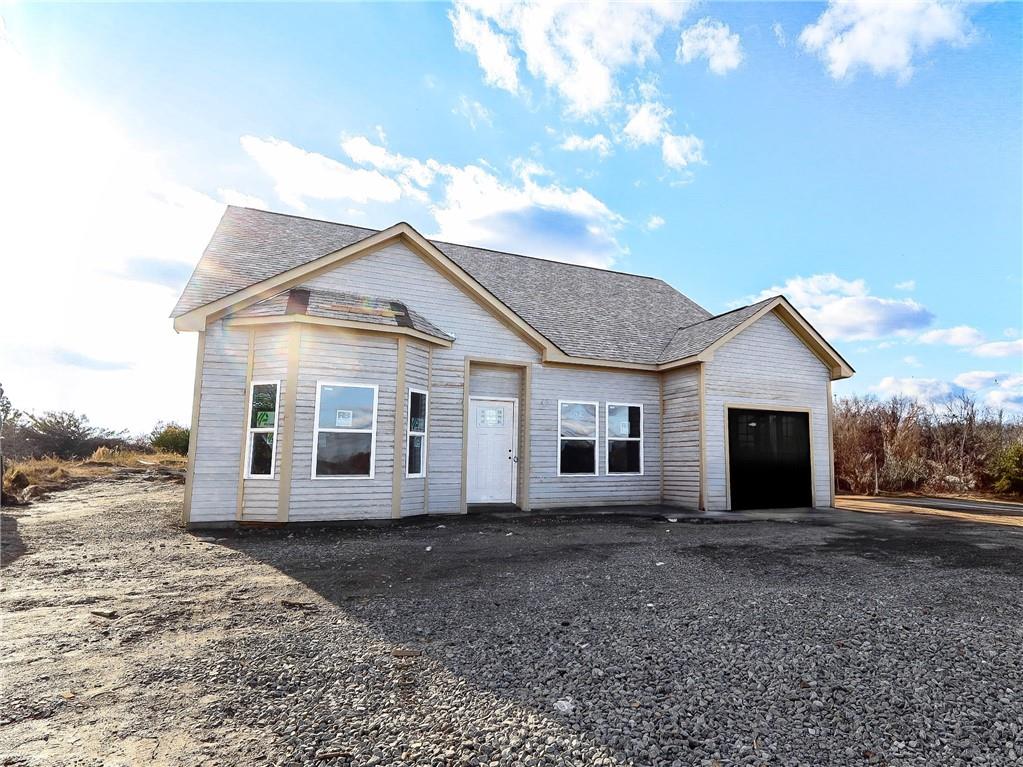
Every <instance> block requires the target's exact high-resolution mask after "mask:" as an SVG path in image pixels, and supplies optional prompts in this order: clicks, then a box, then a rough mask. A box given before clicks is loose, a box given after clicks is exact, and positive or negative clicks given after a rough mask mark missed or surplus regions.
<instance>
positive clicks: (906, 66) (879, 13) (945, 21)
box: [799, 0, 974, 83]
mask: <svg viewBox="0 0 1023 767" xmlns="http://www.w3.org/2000/svg"><path fill="white" fill-rule="evenodd" d="M968 10H969V4H968V3H962V2H957V1H956V0H899V2H883V1H881V0H830V2H829V4H828V8H827V10H825V11H824V13H822V14H821V15H820V17H819V18H818V19H817V20H816V21H815V22H814V23H813V24H810V25H808V26H807V27H805V28H804V29H803V31H802V33H801V34H800V35H799V41H800V43H802V45H803V47H804V48H805V49H806V50H808V51H810V52H812V53H816V54H817V55H818V56H819V57H820V58H821V60H823V61H824V62H825V64H826V65H827V68H828V72H829V73H830V74H831V76H832V77H834V78H835V79H836V80H841V79H845V78H848V77H852V76H853V75H854V74H855V73H856V71H857V70H859V69H861V68H864V67H865V68H868V69H870V71H872V72H873V73H874V74H875V75H877V76H879V77H881V76H885V75H895V76H896V77H897V78H898V80H899V82H902V83H905V82H907V81H908V80H909V79H910V78H911V77H912V76H913V71H914V65H913V62H914V59H915V58H917V57H919V56H921V55H924V54H926V53H927V52H928V51H929V50H931V49H932V48H933V47H934V46H936V45H938V44H939V43H948V44H951V45H954V46H960V47H961V46H965V45H968V44H969V43H970V42H971V41H972V39H973V37H974V28H973V25H972V24H971V23H970V20H969V18H968V16H967V12H968Z"/></svg>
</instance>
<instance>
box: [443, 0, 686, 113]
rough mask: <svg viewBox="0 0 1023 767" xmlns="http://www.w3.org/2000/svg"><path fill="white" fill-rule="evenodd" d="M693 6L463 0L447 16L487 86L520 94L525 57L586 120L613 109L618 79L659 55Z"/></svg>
mask: <svg viewBox="0 0 1023 767" xmlns="http://www.w3.org/2000/svg"><path fill="white" fill-rule="evenodd" d="M691 5H692V3H689V2H675V3H668V2H656V1H654V2H632V3H611V2H599V3H598V2H594V3H573V2H547V1H543V0H532V1H531V2H525V3H489V2H485V0H472V1H460V2H457V3H456V5H455V9H454V11H452V12H451V14H449V15H450V18H451V22H452V26H453V28H454V31H455V41H456V44H458V45H459V47H461V48H464V49H467V50H472V51H475V52H476V55H477V58H478V60H479V63H480V68H481V69H483V74H484V79H485V80H486V82H487V83H489V84H491V85H495V86H497V87H500V88H504V89H505V90H509V91H513V92H514V91H515V90H517V89H518V88H519V81H518V78H517V74H516V73H517V65H518V62H519V59H520V57H521V58H522V59H524V61H525V65H526V69H527V70H528V71H529V74H530V75H531V76H532V77H534V78H536V79H537V80H539V81H541V82H542V83H544V85H546V86H547V87H549V88H551V89H552V90H554V91H555V92H556V93H557V94H558V95H559V96H560V97H561V98H562V99H563V100H564V102H565V105H566V108H567V109H568V111H569V112H570V113H571V114H573V115H576V116H586V115H592V114H594V113H598V112H602V111H604V110H605V109H607V108H608V107H609V106H611V105H612V103H613V102H614V100H615V99H616V97H617V95H618V93H619V87H618V84H617V80H616V78H617V76H618V74H619V73H620V72H621V71H623V70H625V69H629V68H634V67H640V66H642V65H643V64H644V63H645V62H646V61H647V60H648V59H652V58H656V56H657V50H656V47H655V44H656V42H657V40H658V38H659V37H660V36H661V34H662V33H663V32H664V31H665V30H667V29H669V28H673V27H675V26H677V25H678V23H679V22H680V21H681V20H682V17H683V16H684V15H685V14H686V12H687V11H688V10H689V7H690V6H691ZM491 25H493V26H491ZM495 28H496V31H495ZM516 54H518V55H516ZM485 55H486V56H487V57H488V58H486V59H485V58H484V56H485Z"/></svg>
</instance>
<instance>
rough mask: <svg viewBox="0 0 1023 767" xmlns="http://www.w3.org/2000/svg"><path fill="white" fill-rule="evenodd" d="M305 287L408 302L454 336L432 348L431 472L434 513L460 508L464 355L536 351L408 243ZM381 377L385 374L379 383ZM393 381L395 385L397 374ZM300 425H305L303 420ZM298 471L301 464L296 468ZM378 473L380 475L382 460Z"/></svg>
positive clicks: (520, 356)
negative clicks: (446, 344)
mask: <svg viewBox="0 0 1023 767" xmlns="http://www.w3.org/2000/svg"><path fill="white" fill-rule="evenodd" d="M308 287H319V288H326V289H329V290H343V291H348V292H354V293H363V294H366V295H373V296H380V297H382V298H389V299H393V300H398V301H403V302H405V303H406V304H408V306H409V307H410V308H411V309H414V310H415V311H418V312H420V313H422V314H423V315H425V316H426V317H427V318H428V319H429V320H430V321H431V322H433V323H435V324H436V325H438V326H439V327H440V328H441V329H442V330H444V331H445V332H447V333H450V334H451V335H452V336H454V337H455V339H456V340H455V343H454V345H453V347H452V348H450V349H444V348H435V349H434V351H433V381H432V384H431V387H430V447H429V467H428V472H427V478H428V482H429V511H430V513H432V514H457V513H459V512H460V511H461V508H460V503H461V474H462V402H463V395H464V390H465V386H464V381H463V378H464V377H465V357H467V356H470V357H471V356H476V357H492V358H498V359H502V360H508V361H510V362H529V361H535V360H538V359H539V355H538V353H537V351H536V350H535V349H534V348H533V347H532V346H530V345H529V344H527V343H526V342H525V341H523V340H522V337H521V336H519V335H518V334H517V333H515V332H513V331H512V330H510V329H509V328H508V327H507V326H505V325H504V324H503V323H502V322H501V321H500V320H498V319H497V318H496V317H495V316H494V315H493V314H491V313H490V312H489V311H488V310H486V309H484V308H483V307H482V306H480V304H479V303H478V302H477V301H476V300H475V299H473V298H471V297H469V295H467V294H466V293H465V292H464V291H463V290H461V289H460V288H459V287H457V286H456V285H455V284H453V283H452V282H451V281H450V280H449V279H448V278H447V277H445V276H444V275H443V274H441V273H440V272H439V271H437V270H436V269H435V268H434V267H433V266H432V265H431V264H429V263H428V262H427V261H426V260H424V259H423V258H421V257H420V256H419V255H417V254H415V253H413V252H412V251H411V250H409V249H408V248H406V247H405V246H404V245H400V244H396V245H391V246H389V247H387V248H384V249H382V250H379V251H376V252H373V253H370V254H369V255H366V256H362V257H361V258H358V259H356V260H355V261H351V262H349V263H344V264H341V265H340V266H338V267H337V268H336V269H333V270H331V271H329V272H327V273H325V274H322V275H320V276H318V277H316V278H315V279H313V280H311V281H310V282H309V283H308ZM384 383H386V382H385V381H383V380H381V384H384ZM390 385H391V387H392V391H393V386H394V379H393V375H392V378H391V380H390ZM301 397H302V395H301V392H300V399H301ZM298 423H299V425H300V426H301V421H299V422H298ZM301 432H302V429H301V428H299V430H298V433H297V434H296V442H297V441H298V440H299V439H300V438H301V437H302V436H303V435H302V434H301ZM389 449H390V448H388V450H389ZM382 455H383V452H382V451H381V452H378V456H382ZM298 471H299V469H298V468H297V467H296V473H297V472H298ZM377 472H378V476H379V475H380V466H379V464H378V466H377ZM388 492H389V491H388Z"/></svg>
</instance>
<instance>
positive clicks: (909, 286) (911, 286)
mask: <svg viewBox="0 0 1023 767" xmlns="http://www.w3.org/2000/svg"><path fill="white" fill-rule="evenodd" d="M895 289H896V290H907V291H909V290H916V280H904V281H902V282H896V283H895Z"/></svg>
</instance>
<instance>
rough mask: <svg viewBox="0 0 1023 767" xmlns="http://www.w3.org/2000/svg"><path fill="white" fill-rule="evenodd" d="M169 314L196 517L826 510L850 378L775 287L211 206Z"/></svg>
mask: <svg viewBox="0 0 1023 767" xmlns="http://www.w3.org/2000/svg"><path fill="white" fill-rule="evenodd" d="M172 316H173V317H174V327H175V328H176V329H177V330H179V331H194V332H197V333H198V334H199V344H198V355H197V359H196V370H195V394H194V406H193V413H192V435H193V439H192V442H191V448H190V453H189V472H188V484H187V487H186V496H185V509H184V515H185V521H186V523H187V524H190V525H222V524H230V523H234V522H250V521H259V522H313V521H328V520H355V519H381V518H398V517H407V516H413V515H418V514H463V513H465V512H466V510H467V508H469V507H471V506H473V505H474V504H514V505H516V506H518V507H519V508H522V509H546V508H555V507H559V506H562V507H563V506H581V505H623V504H629V505H633V504H657V503H663V504H671V505H677V506H681V507H687V508H693V509H697V508H699V509H708V510H723V509H741V508H764V507H790V506H821V505H830V504H831V503H832V500H833V485H834V483H833V477H832V473H833V468H832V467H833V460H832V444H831V381H833V380H836V379H840V378H846V377H848V376H850V375H852V373H853V371H852V368H850V367H849V365H848V363H847V362H846V361H845V360H843V359H842V357H841V356H840V355H839V354H838V353H837V352H836V351H835V350H834V349H833V348H832V347H831V346H830V345H829V344H828V342H827V341H825V340H824V339H823V338H822V337H821V336H820V334H819V333H817V332H816V331H815V330H814V329H813V328H812V327H811V326H810V325H809V324H808V323H807V322H806V320H804V319H803V318H802V317H801V316H800V315H799V313H798V312H797V311H796V310H795V309H794V308H793V307H792V306H791V305H790V304H789V302H788V301H786V300H785V298H784V297H781V296H778V297H775V298H770V299H767V300H765V301H761V302H759V303H756V304H753V305H751V306H746V307H743V308H741V309H736V310H735V311H731V312H727V313H725V314H719V315H716V316H714V315H711V314H710V313H709V312H707V311H706V310H704V309H703V308H701V307H700V306H698V305H697V304H695V303H693V302H692V301H691V300H689V299H688V298H687V297H686V296H684V295H682V294H681V293H679V292H678V291H676V290H675V289H674V288H672V287H671V286H669V285H667V284H666V283H664V282H663V281H661V280H657V279H653V278H649V277H640V276H637V275H632V274H623V273H620V272H612V271H607V270H602V269H594V268H590V267H584V266H574V265H571V264H564V263H560V262H556V261H547V260H542V259H537V258H530V257H527V256H518V255H512V254H509V253H500V252H496V251H490V250H483V249H479V248H470V247H466V246H462V245H452V244H448V243H443V242H431V241H430V240H427V239H426V238H424V237H423V236H422V235H420V234H419V233H418V232H416V231H415V229H413V228H412V227H411V226H409V225H408V224H405V223H399V224H396V225H394V226H392V227H390V228H388V229H385V230H383V231H376V230H371V229H363V228H360V227H354V226H347V225H343V224H336V223H331V222H326V221H315V220H311V219H305V218H299V217H295V216H286V215H281V214H277V213H268V212H265V211H258V210H251V209H247V208H237V207H229V208H228V209H227V212H226V213H225V214H224V217H223V219H222V220H221V222H220V224H219V226H218V227H217V230H216V232H215V233H214V235H213V238H212V240H211V241H210V243H209V245H208V247H207V248H206V251H205V253H204V254H203V256H202V259H201V260H200V261H199V264H198V265H197V266H196V269H195V272H194V273H193V274H192V277H191V279H190V280H189V282H188V285H187V286H186V287H185V290H184V292H183V293H182V295H181V298H180V299H179V300H178V304H177V306H176V307H175V309H174V312H173V315H172Z"/></svg>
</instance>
